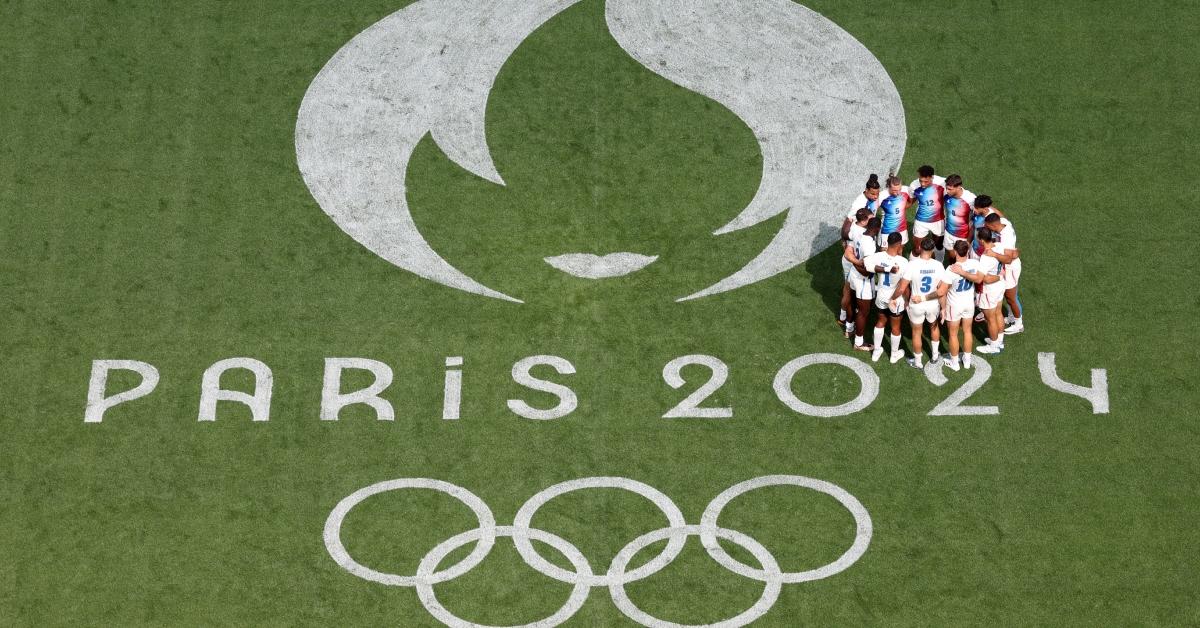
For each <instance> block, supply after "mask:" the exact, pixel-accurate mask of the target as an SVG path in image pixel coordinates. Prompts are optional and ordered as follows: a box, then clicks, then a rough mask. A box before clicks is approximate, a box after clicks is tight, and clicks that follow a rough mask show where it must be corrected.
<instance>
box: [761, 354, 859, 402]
mask: <svg viewBox="0 0 1200 628" xmlns="http://www.w3.org/2000/svg"><path fill="white" fill-rule="evenodd" d="M814 364H836V365H838V366H844V367H846V368H848V369H850V370H851V371H852V372H853V373H854V374H855V375H857V376H858V380H859V382H860V384H861V386H862V388H861V390H860V391H859V393H858V396H857V397H855V398H854V399H852V400H850V401H848V402H846V403H844V404H842V405H840V406H814V405H812V404H810V403H807V402H804V401H801V400H800V398H799V397H797V396H796V393H794V392H792V380H793V379H794V378H795V377H796V373H799V372H800V370H801V369H803V368H806V367H809V366H813V365H814ZM774 387H775V396H776V397H779V400H780V401H782V402H783V403H784V405H786V406H787V407H789V408H791V409H792V410H795V411H796V412H799V413H800V414H806V415H809V416H819V417H825V418H830V417H837V416H846V415H848V414H854V413H855V412H860V411H862V410H864V409H866V408H867V406H869V405H871V402H873V401H875V398H876V397H878V396H879V376H878V375H876V374H875V371H873V370H871V367H870V366H868V365H866V364H864V363H863V362H860V361H858V360H855V359H854V358H851V357H849V356H844V355H836V354H833V353H814V354H812V355H806V356H804V357H800V358H796V359H795V360H792V361H791V362H788V363H787V364H785V365H783V368H781V369H779V372H778V373H776V374H775V385H774Z"/></svg>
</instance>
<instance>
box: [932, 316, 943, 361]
mask: <svg viewBox="0 0 1200 628" xmlns="http://www.w3.org/2000/svg"><path fill="white" fill-rule="evenodd" d="M932 316H933V318H931V319H929V361H930V363H932V364H937V363H938V362H939V361H940V360H941V359H942V353H941V350H942V347H941V344H942V326H941V325H939V324H938V319H937V314H936V312H935V313H934V314H932Z"/></svg>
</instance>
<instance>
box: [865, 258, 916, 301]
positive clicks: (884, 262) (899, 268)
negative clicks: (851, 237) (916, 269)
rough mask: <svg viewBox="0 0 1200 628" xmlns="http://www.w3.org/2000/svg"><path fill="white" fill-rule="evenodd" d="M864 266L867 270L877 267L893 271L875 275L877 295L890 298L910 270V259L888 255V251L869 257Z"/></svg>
mask: <svg viewBox="0 0 1200 628" xmlns="http://www.w3.org/2000/svg"><path fill="white" fill-rule="evenodd" d="M863 266H866V267H867V270H874V269H875V267H876V266H885V267H888V268H891V269H892V272H884V273H875V293H876V295H878V296H886V297H888V298H890V297H891V295H892V293H893V292H895V290H896V284H898V283H900V278H901V277H903V276H904V273H905V272H906V271H907V270H908V258H906V257H904V256H903V255H888V253H887V251H879V252H878V253H873V254H871V255H868V256H867V258H866V259H865V260H863Z"/></svg>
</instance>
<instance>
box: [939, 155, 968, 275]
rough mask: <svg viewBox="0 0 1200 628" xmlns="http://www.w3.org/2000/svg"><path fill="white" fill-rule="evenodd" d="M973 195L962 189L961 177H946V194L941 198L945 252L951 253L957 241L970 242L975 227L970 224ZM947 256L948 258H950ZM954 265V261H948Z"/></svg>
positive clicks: (954, 175) (949, 255) (953, 175)
mask: <svg viewBox="0 0 1200 628" xmlns="http://www.w3.org/2000/svg"><path fill="white" fill-rule="evenodd" d="M974 202H975V195H974V194H972V193H971V192H969V191H968V190H966V189H964V188H963V180H962V177H961V176H959V175H957V174H952V175H950V176H948V177H946V193H945V194H944V195H943V196H942V208H943V213H944V216H945V219H946V236H945V237H944V238H943V246H944V247H945V250H946V251H949V252H953V251H954V250H955V249H954V243H955V242H958V241H959V240H966V241H968V242H970V241H971V238H972V237H973V236H974V232H975V226H974V224H973V222H972V217H973V213H974V209H973V208H972V205H973V203H974ZM951 256H952V255H951V254H948V257H951ZM949 261H950V263H954V260H953V259H951V260H949Z"/></svg>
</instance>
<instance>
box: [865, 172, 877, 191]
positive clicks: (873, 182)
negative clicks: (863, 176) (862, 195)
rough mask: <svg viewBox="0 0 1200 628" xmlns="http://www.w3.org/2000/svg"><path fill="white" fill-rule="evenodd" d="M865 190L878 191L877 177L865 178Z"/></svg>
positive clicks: (875, 175) (874, 175)
mask: <svg viewBox="0 0 1200 628" xmlns="http://www.w3.org/2000/svg"><path fill="white" fill-rule="evenodd" d="M867 189H868V190H878V189H879V175H877V174H872V175H871V176H869V177H867Z"/></svg>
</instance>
